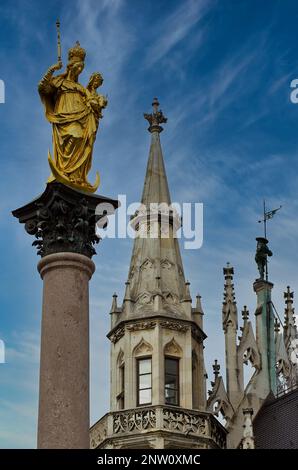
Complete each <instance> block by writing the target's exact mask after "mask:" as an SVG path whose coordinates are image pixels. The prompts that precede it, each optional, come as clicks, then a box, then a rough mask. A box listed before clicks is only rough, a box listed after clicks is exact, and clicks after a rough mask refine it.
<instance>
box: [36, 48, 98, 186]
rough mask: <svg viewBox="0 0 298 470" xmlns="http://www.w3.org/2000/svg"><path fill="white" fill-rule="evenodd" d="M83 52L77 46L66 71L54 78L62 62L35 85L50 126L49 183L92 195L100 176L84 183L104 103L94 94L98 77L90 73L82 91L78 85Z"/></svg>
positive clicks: (84, 52) (69, 55)
mask: <svg viewBox="0 0 298 470" xmlns="http://www.w3.org/2000/svg"><path fill="white" fill-rule="evenodd" d="M85 56H86V51H85V50H84V49H83V48H82V47H81V46H80V44H79V42H77V43H76V45H75V46H74V47H73V48H71V49H70V50H69V52H68V64H67V67H66V71H65V72H64V73H62V74H61V75H58V76H56V77H54V76H53V74H54V72H55V71H56V70H60V69H61V68H62V62H61V61H59V62H58V63H57V64H55V65H53V66H52V67H50V68H49V69H48V71H47V73H46V74H45V76H44V77H43V78H42V79H41V81H40V83H39V85H38V91H39V94H40V97H41V100H42V102H43V104H44V106H45V114H46V118H47V120H48V121H49V122H50V123H51V124H52V126H53V158H52V156H51V154H50V152H49V155H48V160H49V164H50V167H51V170H52V175H51V176H50V178H49V180H48V182H51V181H54V180H57V181H60V182H62V183H64V184H67V185H69V186H71V187H73V188H76V189H80V190H82V191H85V192H90V193H93V192H95V191H96V189H97V188H98V186H99V174H98V173H96V181H95V184H94V185H92V184H90V183H89V182H88V180H87V175H88V172H89V170H90V168H91V163H92V153H93V145H94V142H95V139H96V133H97V129H98V124H99V120H100V118H102V113H101V111H102V109H103V108H105V107H106V105H107V99H106V98H105V97H104V96H102V95H99V94H98V93H97V91H96V90H97V88H98V87H99V86H101V85H102V83H103V78H102V76H101V74H100V73H98V72H96V73H93V74H92V75H91V77H90V80H89V83H88V85H87V87H86V88H85V87H84V86H83V85H81V84H80V83H78V77H79V75H80V73H81V72H82V70H83V69H84V60H85Z"/></svg>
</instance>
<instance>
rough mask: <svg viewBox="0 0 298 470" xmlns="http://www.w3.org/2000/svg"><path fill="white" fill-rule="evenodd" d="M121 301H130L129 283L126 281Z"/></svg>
mask: <svg viewBox="0 0 298 470" xmlns="http://www.w3.org/2000/svg"><path fill="white" fill-rule="evenodd" d="M123 300H124V302H125V301H130V300H131V294H130V281H126V283H125V294H124V299H123Z"/></svg>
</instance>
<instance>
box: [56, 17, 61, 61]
mask: <svg viewBox="0 0 298 470" xmlns="http://www.w3.org/2000/svg"><path fill="white" fill-rule="evenodd" d="M56 28H57V51H58V62H62V60H61V38H60V21H59V20H57V21H56Z"/></svg>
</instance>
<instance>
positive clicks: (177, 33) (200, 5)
mask: <svg viewBox="0 0 298 470" xmlns="http://www.w3.org/2000/svg"><path fill="white" fill-rule="evenodd" d="M210 7H211V2H210V1H208V0H187V1H184V2H182V4H180V6H178V7H177V8H176V9H175V10H174V11H173V12H172V13H171V14H170V15H168V16H167V17H166V18H165V19H163V20H161V21H159V22H158V26H157V27H156V26H155V27H154V34H152V35H151V38H152V45H151V46H150V47H149V48H148V50H147V53H146V55H145V65H146V67H148V68H149V67H152V66H153V65H154V64H156V63H157V62H159V61H160V60H161V59H163V58H164V57H165V56H166V55H167V54H168V53H169V52H170V51H171V50H172V49H173V48H174V47H175V46H177V44H178V43H180V42H181V41H182V40H183V39H184V38H185V37H186V36H187V35H188V34H189V33H190V32H191V30H192V29H193V28H194V26H196V25H197V24H198V22H199V21H200V20H201V19H202V18H203V16H204V15H205V14H206V13H207V11H208V10H209V8H210ZM157 21H158V20H157ZM152 33H153V31H152ZM200 39H201V38H200Z"/></svg>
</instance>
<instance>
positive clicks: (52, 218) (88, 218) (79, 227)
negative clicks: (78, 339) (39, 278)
mask: <svg viewBox="0 0 298 470" xmlns="http://www.w3.org/2000/svg"><path fill="white" fill-rule="evenodd" d="M118 206H119V201H116V200H114V199H109V198H106V197H104V196H99V195H94V194H89V193H84V192H83V191H78V190H75V189H73V188H70V187H69V186H66V185H64V184H62V183H57V182H54V183H48V184H47V186H46V189H45V191H44V192H43V193H42V194H41V195H40V196H38V197H37V198H36V199H34V200H33V201H31V202H29V203H28V204H26V205H25V206H23V207H20V208H19V209H16V210H14V211H13V212H12V214H13V215H14V217H16V218H17V219H19V222H20V223H23V224H25V230H26V232H27V233H29V235H33V236H34V237H35V241H34V242H33V243H32V245H33V246H35V247H36V248H37V254H38V255H40V256H41V257H42V258H43V257H44V256H47V255H51V254H54V253H62V252H63V253H64V252H71V253H78V254H81V255H85V256H87V257H88V258H92V256H93V255H95V254H96V251H95V248H94V245H95V244H96V243H98V242H99V241H100V239H99V237H98V236H97V235H96V224H98V225H99V226H100V227H105V226H106V225H107V223H108V220H107V215H110V214H113V213H114V212H115V209H117V208H118Z"/></svg>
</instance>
